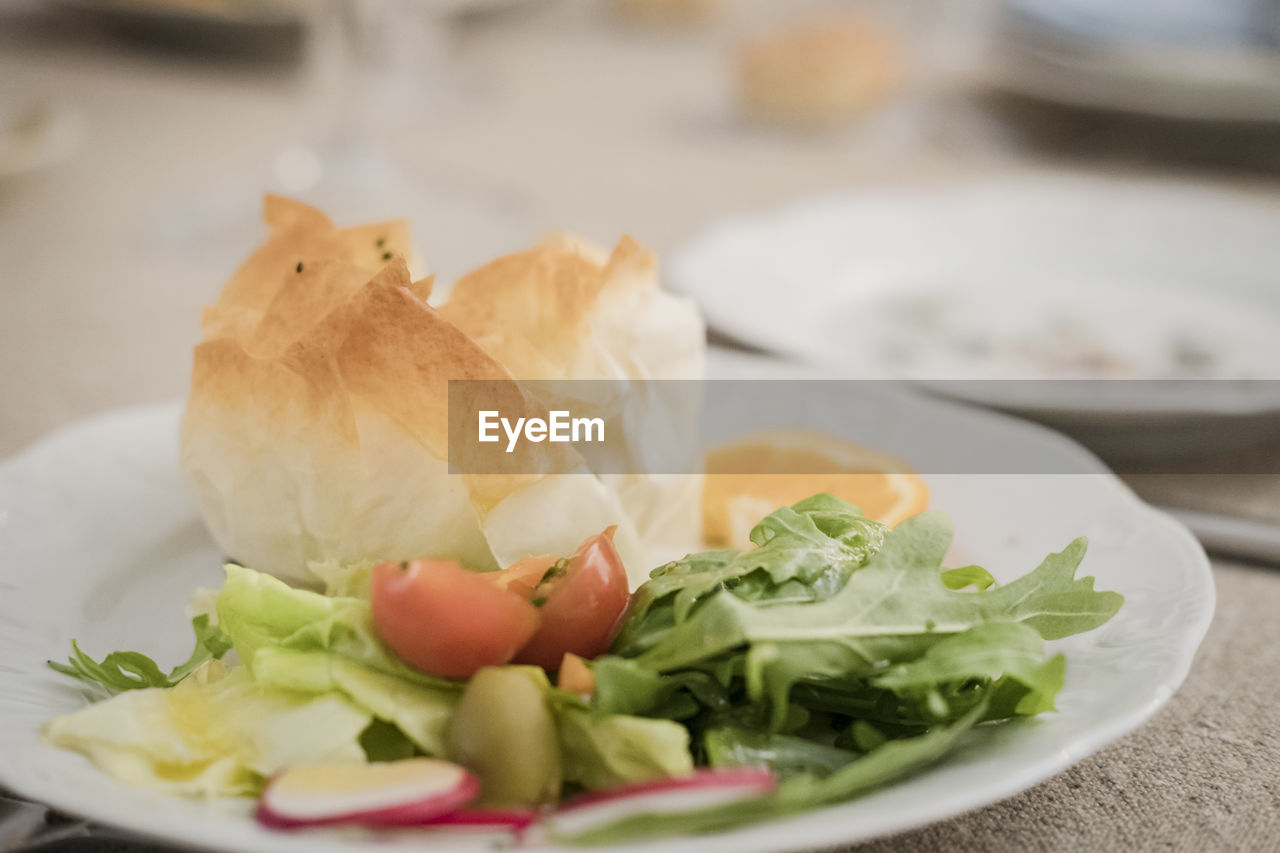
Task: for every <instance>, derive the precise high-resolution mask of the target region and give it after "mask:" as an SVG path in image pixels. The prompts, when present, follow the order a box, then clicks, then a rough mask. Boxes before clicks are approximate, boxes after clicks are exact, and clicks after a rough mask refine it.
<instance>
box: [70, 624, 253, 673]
mask: <svg viewBox="0 0 1280 853" xmlns="http://www.w3.org/2000/svg"><path fill="white" fill-rule="evenodd" d="M191 628H192V630H193V631H195V635H196V647H195V649H194V650H192V652H191V657H189V658H187V660H186V661H185V662H183V663H180V664H178V665H177V666H175V667H174V668H173V669H172V670H170V671H169V673H168V674H167V675H166V674H165V673H164V672H163V671H161V669H160V667H159V666H158V665H157V664H156V662H155V661H154V660H152V659H151V658H149V657H147V656H146V655H144V654H142V653H141V652H126V651H119V652H112V653H111V654H109V655H107V656H106V657H105V658H103V659H102V660H101V661H95V660H94V659H93V658H91V657H89V656H88V655H87V654H85V653H84V652H83V651H81V649H80V645H79V644H78V643H77V642H76V641H75V640H72V641H71V656H70V657H69V658H68V659H67V661H68V662H67V663H65V664H63V663H58V662H57V661H47V663H48V665H49V668H50V669H52V670H53V671H54V672H58V673H61V674H63V675H69V676H71V677H72V678H78V679H80V680H81V681H85V682H88V683H90V684H101V685H103V686H104V687H107V688H108V689H110V690H142V689H145V688H148V687H173V686H174V685H175V684H177V683H178V682H180V681H182V680H183V679H184V678H186V677H187V676H188V675H190V674H191V673H192V672H193V671H194V670H195V669H196V668H197V667H199V666H200V665H201V664H203V663H204V662H205V661H208V660H214V659H218V658H221V657H222V656H223V655H225V654H226V653H227V652H228V651H230V650H231V640H230V639H229V638H228V637H227V635H226V634H224V633H223V632H222V629H221V628H219V627H218V626H217V625H213V624H210V621H209V616H208V614H205V613H202V614H200V615H199V616H197V617H195V618H194V619H192V620H191Z"/></svg>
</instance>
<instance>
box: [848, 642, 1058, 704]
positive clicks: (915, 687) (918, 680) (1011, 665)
mask: <svg viewBox="0 0 1280 853" xmlns="http://www.w3.org/2000/svg"><path fill="white" fill-rule="evenodd" d="M1065 662H1066V659H1065V658H1064V657H1063V656H1062V655H1057V656H1056V657H1054V658H1052V659H1046V656H1045V651H1044V640H1043V639H1042V638H1041V637H1040V635H1039V634H1037V633H1036V632H1035V631H1034V630H1033V629H1032V628H1030V627H1028V626H1027V625H1025V624H1022V623H1019V622H993V623H989V624H986V625H977V626H974V627H973V628H970V629H969V630H967V631H965V632H964V633H962V634H955V635H953V636H951V637H948V638H947V639H945V640H942V641H941V642H940V643H938V644H937V645H935V646H933V647H931V648H930V649H929V650H928V651H927V652H925V653H924V654H923V655H921V656H920V657H919V658H916V659H915V660H913V661H910V662H908V663H901V664H897V665H895V666H892V667H890V668H889V669H888V670H886V671H885V672H883V673H881V674H880V675H877V676H875V677H874V678H872V679H871V683H872V684H873V685H875V686H876V687H884V688H888V689H889V690H892V691H894V692H895V693H898V694H899V695H903V696H908V697H912V696H915V697H924V699H925V701H926V703H930V701H931V700H930V697H931V696H933V695H936V696H937V697H939V698H941V697H942V692H941V691H942V690H943V689H945V688H946V687H947V686H948V685H962V684H964V683H965V682H967V681H970V680H973V679H977V680H982V681H987V682H995V681H997V680H999V679H1000V678H1001V677H1003V678H1005V679H1008V680H1009V681H1012V682H1016V683H1017V684H1020V685H1021V686H1022V688H1024V689H1023V690H1022V692H1021V693H1020V695H1019V696H1018V701H1017V702H1016V703H1015V704H1014V706H1013V709H1012V711H1013V713H1015V714H1020V715H1026V714H1037V713H1040V712H1041V711H1052V710H1054V707H1053V698H1054V696H1056V695H1057V693H1058V691H1059V690H1061V689H1062V678H1063V675H1064V672H1065V669H1064V665H1065ZM932 704H936V700H934V701H932Z"/></svg>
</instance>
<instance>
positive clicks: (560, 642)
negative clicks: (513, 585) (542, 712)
mask: <svg viewBox="0 0 1280 853" xmlns="http://www.w3.org/2000/svg"><path fill="white" fill-rule="evenodd" d="M613 531H614V528H612V527H610V528H609V529H608V530H606V531H605V532H604V533H600V534H598V535H596V536H592V537H591V538H589V539H587V541H585V542H583V543H582V545H580V546H579V547H578V550H577V551H575V552H574V554H573V556H572V557H570V558H569V559H568V561H567V563H565V562H564V561H557V562H555V563H553V564H552V565H551V566H550V567H549V569H547V570H544V572H543V579H542V581H541V583H539V584H538V585H537V586H536V587H535V588H534V592H533V597H532V599H530V602H531V604H533V605H534V606H536V607H538V608H539V610H540V615H541V616H542V625H541V627H539V628H538V630H537V631H536V632H535V633H534V635H533V637H532V639H530V640H529V641H528V643H526V644H525V645H524V647H523V648H521V649H520V651H519V652H518V653H517V654H516V656H515V658H514V661H515V662H516V663H526V664H533V665H535V666H540V667H542V668H543V669H545V670H547V671H548V672H554V671H555V670H557V669H558V668H559V667H560V662H561V661H562V660H563V659H564V656H565V653H566V652H570V653H572V654H575V655H577V656H578V657H581V658H586V659H588V660H590V659H591V658H595V657H599V656H600V655H602V654H604V653H605V652H606V651H608V650H609V644H610V643H611V642H613V638H614V635H616V634H617V633H618V629H619V628H620V627H621V625H622V619H623V616H624V615H625V613H626V610H627V605H628V604H629V603H630V601H631V585H630V584H629V583H628V582H627V572H626V570H625V569H624V568H623V566H622V558H621V557H619V556H618V552H617V550H616V549H615V548H614V547H613ZM525 562H526V561H525V560H521V561H520V562H519V563H516V564H515V565H513V566H512V569H514V568H517V567H520V566H521V564H522V563H525ZM510 570H511V569H508V570H507V571H510Z"/></svg>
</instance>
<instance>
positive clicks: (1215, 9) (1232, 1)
mask: <svg viewBox="0 0 1280 853" xmlns="http://www.w3.org/2000/svg"><path fill="white" fill-rule="evenodd" d="M993 48H994V50H993V56H992V64H991V69H992V74H991V78H992V79H991V82H992V83H994V84H995V85H996V86H998V87H999V88H1002V89H1005V90H1007V91H1011V92H1015V93H1018V94H1022V95H1029V96H1032V97H1037V98H1043V99H1046V100H1050V101H1058V102H1062V103H1067V104H1071V105H1075V106H1084V107H1101V108H1106V109H1113V110H1122V111H1127V112H1134V113H1143V114H1146V115H1154V116H1165V117H1170V118H1181V119H1196V120H1211V121H1232V122H1280V3H1276V2H1275V0H1130V2H1115V0H1002V2H1001V3H1000V6H999V15H998V26H997V37H996V38H995V40H994V43H993Z"/></svg>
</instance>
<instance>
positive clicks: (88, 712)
mask: <svg viewBox="0 0 1280 853" xmlns="http://www.w3.org/2000/svg"><path fill="white" fill-rule="evenodd" d="M951 537H952V532H951V526H950V522H949V521H948V519H947V518H946V517H945V516H944V515H942V514H940V513H937V512H925V513H922V514H918V515H915V516H913V517H911V518H908V519H906V520H905V521H902V522H901V523H900V524H898V525H897V526H896V527H894V528H892V529H891V528H889V527H886V526H885V525H883V524H881V523H879V522H877V521H875V520H872V519H870V518H868V517H866V516H865V515H863V514H862V512H860V511H859V510H858V509H857V508H856V507H854V506H853V505H851V504H849V503H847V502H845V501H843V500H840V499H838V498H835V497H833V496H831V495H827V494H818V495H815V496H813V497H811V498H808V499H806V500H803V501H800V502H798V503H795V504H794V505H792V506H789V507H783V508H781V509H778V510H776V511H774V512H772V513H770V514H768V515H767V516H766V517H765V518H763V519H762V520H761V521H760V522H759V523H758V524H757V525H755V527H754V528H753V529H752V530H751V533H750V540H751V543H752V547H750V548H747V549H745V550H737V549H728V550H715V551H705V552H701V553H692V554H689V555H687V556H685V557H683V558H681V559H678V560H675V561H672V562H668V563H666V564H664V565H661V566H659V567H658V568H656V569H654V570H653V571H652V572H650V573H649V577H648V580H646V581H645V582H644V583H642V584H641V585H640V586H639V587H638V588H637V589H636V590H635V591H634V593H633V592H631V589H630V585H629V584H628V582H627V573H626V569H627V568H632V567H628V566H624V565H623V561H622V559H621V558H620V557H619V554H618V551H617V549H615V548H614V546H613V541H612V539H613V531H612V530H611V529H606V530H604V531H603V532H601V533H599V534H597V535H593V536H591V537H590V538H588V539H587V540H586V541H585V542H583V543H582V545H581V546H580V547H578V548H577V549H576V550H574V551H573V552H572V553H569V554H557V555H549V556H530V557H526V558H524V559H521V560H518V561H515V562H514V563H512V564H511V565H509V566H507V567H506V568H503V569H500V570H497V571H474V570H473V569H474V568H475V567H468V566H464V565H462V564H461V563H460V562H458V561H455V560H445V559H421V560H414V561H408V562H402V561H384V562H380V563H374V564H370V563H357V564H349V565H343V564H337V563H330V564H323V565H320V564H318V565H315V566H313V567H312V570H313V571H314V573H315V574H316V575H317V576H319V577H321V578H323V580H324V589H323V590H321V589H308V588H304V587H301V586H291V585H289V584H288V583H286V582H284V581H282V580H279V579H277V578H276V577H274V576H272V575H269V574H266V573H263V572H259V571H255V570H254V569H253V568H252V567H247V566H242V565H238V564H235V563H232V564H228V565H227V567H226V579H225V582H224V583H223V585H222V587H221V589H220V590H217V591H216V592H202V593H199V594H197V596H196V597H195V599H194V601H193V605H192V609H193V610H194V613H193V619H192V626H193V629H194V633H195V648H194V651H193V652H192V653H191V655H190V657H189V658H188V659H187V660H186V661H184V662H182V663H180V664H178V665H177V666H175V667H174V668H173V669H170V670H168V671H166V670H164V669H162V668H161V667H160V666H159V665H158V664H157V663H156V662H154V661H153V660H151V659H150V658H148V657H146V656H144V655H142V654H139V653H137V652H128V651H117V652H113V653H111V654H109V655H107V656H106V657H105V658H103V659H101V660H97V659H95V658H94V657H92V656H90V655H89V654H86V653H85V651H83V650H81V649H80V648H79V646H78V645H76V644H75V643H74V642H73V643H72V655H71V657H70V659H69V660H68V661H67V662H66V663H56V662H51V663H50V666H52V667H53V668H54V669H55V670H57V671H59V672H61V673H64V674H66V675H69V676H73V677H75V678H77V679H80V680H81V681H83V682H88V683H90V684H92V685H94V689H95V690H97V691H99V692H100V693H101V694H102V695H101V696H100V697H99V698H100V699H101V701H97V702H95V703H93V704H90V705H88V706H86V707H85V708H83V709H81V710H78V711H75V712H72V713H69V714H66V715H63V716H60V717H57V718H55V719H53V720H51V721H49V723H48V724H47V726H46V729H45V736H46V738H47V739H48V741H49V742H50V743H52V744H54V745H57V746H60V747H64V748H67V749H72V750H76V751H79V752H81V753H83V754H85V755H87V756H88V757H89V758H90V759H91V760H93V761H94V762H95V763H96V764H97V765H98V766H99V767H101V768H102V769H103V770H104V771H106V772H108V773H110V774H112V775H114V776H116V777H118V778H119V779H121V780H123V781H125V782H129V783H134V784H140V785H146V786H150V787H152V788H157V789H160V790H164V791H168V792H171V793H174V794H178V795H183V796H192V797H257V798H258V806H257V814H258V817H259V819H261V820H262V821H263V822H264V823H265V824H267V825H269V826H272V827H278V828H281V829H282V830H284V829H288V828H296V827H307V826H313V825H331V824H346V823H351V824H359V825H362V826H367V827H387V826H400V827H403V826H415V827H421V831H422V832H432V831H435V830H436V829H439V828H441V827H446V828H452V829H457V828H459V827H469V828H480V829H483V830H486V831H493V832H501V833H508V834H511V835H513V836H515V837H521V838H526V839H530V838H532V839H537V838H547V839H550V840H553V841H556V842H560V843H568V844H581V845H593V844H595V845H598V844H613V843H619V842H625V841H632V840H636V839H642V838H647V837H652V836H655V835H661V834H671V833H685V832H710V831H716V830H720V829H725V828H730V827H737V826H741V825H744V824H747V823H751V822H755V821H762V820H770V819H775V818H778V817H781V816H785V815H790V814H794V813H797V812H802V811H804V810H807V809H813V808H818V807H822V806H826V805H830V804H834V803H839V802H842V801H845V800H848V799H851V798H854V797H857V796H859V795H861V794H864V793H866V792H868V791H871V790H873V789H875V788H878V787H880V786H883V785H885V784H888V783H891V782H893V781H894V780H895V779H898V778H901V777H903V776H906V775H908V774H911V773H915V772H917V771H919V770H921V769H923V768H925V767H927V766H929V765H930V764H933V763H934V762H937V761H939V760H941V759H943V758H944V757H945V756H947V755H948V754H949V753H951V752H952V751H953V750H955V749H956V748H957V746H958V745H959V744H961V743H962V742H963V741H964V739H965V737H966V734H967V733H968V732H969V731H970V730H971V729H973V728H974V727H977V726H985V725H1004V724H1008V723H1007V721H1010V720H1013V719H1015V718H1018V717H1027V716H1033V715H1036V714H1040V713H1044V712H1048V711H1052V710H1053V709H1054V698H1055V696H1056V694H1057V693H1058V691H1059V690H1060V689H1061V687H1062V684H1063V678H1064V674H1065V671H1066V667H1067V662H1066V660H1065V659H1064V657H1063V655H1061V654H1053V653H1051V652H1050V651H1049V650H1048V649H1047V648H1046V641H1051V640H1056V639H1059V638H1062V637H1066V636H1069V635H1071V634H1076V633H1079V632H1083V631H1088V630H1091V629H1093V628H1095V627H1097V626H1099V625H1101V624H1102V623H1104V622H1106V621H1107V620H1108V619H1109V618H1110V617H1111V616H1112V615H1113V614H1114V613H1115V612H1116V611H1117V609H1118V608H1119V607H1120V606H1121V603H1122V601H1123V599H1122V597H1121V596H1120V595H1119V594H1117V593H1114V592H1106V591H1099V590H1095V589H1094V588H1093V579H1092V578H1090V577H1077V576H1076V572H1077V569H1078V567H1079V565H1080V562H1081V560H1082V559H1083V557H1084V555H1085V550H1086V543H1085V541H1084V540H1083V539H1078V540H1076V541H1074V542H1071V543H1069V544H1068V545H1067V546H1066V547H1065V548H1064V549H1063V550H1062V551H1060V552H1057V553H1054V554H1050V555H1049V556H1047V557H1046V558H1045V559H1044V560H1043V561H1042V562H1041V563H1040V565H1039V566H1037V567H1035V568H1033V569H1032V570H1031V571H1029V572H1028V573H1027V574H1025V575H1024V576H1022V577H1020V578H1018V579H1017V580H1014V581H1012V582H1010V583H1007V584H997V583H996V582H995V579H994V578H993V577H992V576H991V574H989V573H988V572H987V571H986V570H984V569H982V568H981V567H979V566H963V567H959V568H944V567H943V559H944V555H945V554H946V552H947V549H948V546H949V545H950V542H951ZM655 817H660V818H661V819H660V820H656V819H655Z"/></svg>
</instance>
